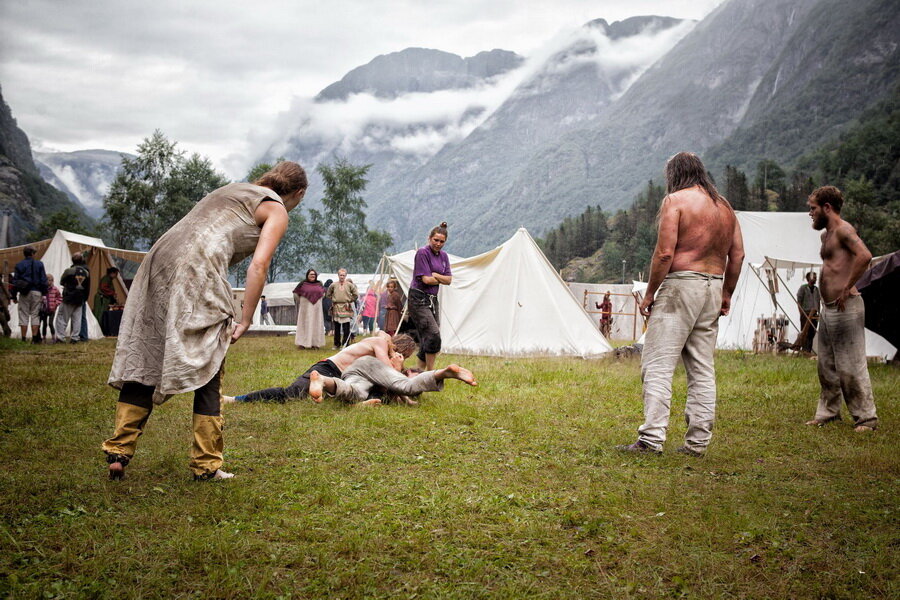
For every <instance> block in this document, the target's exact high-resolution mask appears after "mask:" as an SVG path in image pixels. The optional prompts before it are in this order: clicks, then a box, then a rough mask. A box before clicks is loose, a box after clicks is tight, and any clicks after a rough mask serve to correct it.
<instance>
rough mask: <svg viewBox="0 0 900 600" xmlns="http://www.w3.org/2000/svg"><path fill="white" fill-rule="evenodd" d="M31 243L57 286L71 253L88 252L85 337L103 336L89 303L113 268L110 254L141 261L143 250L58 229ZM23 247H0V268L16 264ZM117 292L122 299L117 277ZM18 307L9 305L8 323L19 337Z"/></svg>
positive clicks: (8, 269) (123, 293) (122, 285)
mask: <svg viewBox="0 0 900 600" xmlns="http://www.w3.org/2000/svg"><path fill="white" fill-rule="evenodd" d="M29 245H30V246H33V247H34V248H35V250H37V253H36V254H35V257H36V258H38V259H39V260H40V261H41V262H43V263H44V270H45V271H46V272H47V274H49V275H53V278H54V279H55V280H56V286H57V287H59V280H60V278H61V277H62V274H63V271H65V270H66V269H68V268H69V267H70V266H72V254H74V253H75V252H85V251H89V258H88V268H89V269H90V271H91V289H90V293H89V294H90V295H89V297H88V313H87V323H88V337H89V339H92V340H93V339H99V338H102V337H103V332H102V331H101V330H100V323H98V322H97V319H96V318H95V317H94V315H93V313H92V312H91V311H90V307H91V306H92V305H93V301H94V294H95V293H96V292H97V286H98V285H99V282H100V278H101V277H103V275H106V269H107V268H108V267H115V266H116V264H115V262H114V261H113V258H114V257H118V258H124V259H126V260H130V261H134V262H138V263H139V262H141V261H142V260H143V259H144V255H145V254H146V253H145V252H138V251H136V250H120V249H118V248H110V247H108V246H107V245H106V244H105V243H103V240H101V239H100V238H95V237H90V236H87V235H80V234H77V233H71V232H68V231H63V230H61V229H60V230H58V231H57V232H56V234H55V235H54V236H53V238H51V239H49V240H42V241H40V242H34V243H33V244H29ZM24 248H25V246H14V247H12V248H3V249H0V267H3V268H5V269H6V273H10V272H11V271H12V270H13V268H14V267H15V265H16V263H17V262H19V261H20V260H22V258H23V254H22V250H23V249H24ZM114 285H115V288H116V292H117V295H118V297H119V301H120V302H124V301H125V298H126V297H127V296H128V291H127V289H126V287H125V282H124V281H123V280H122V279H121V277H120V278H119V279H118V280H117V281H116V282H114ZM17 309H18V306H17V305H15V304H11V305H10V307H9V312H10V317H11V318H10V322H9V326H10V327H11V328H12V330H13V337H20V335H21V334H20V332H19V311H18V310H17Z"/></svg>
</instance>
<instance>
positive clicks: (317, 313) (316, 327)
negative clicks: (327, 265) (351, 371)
mask: <svg viewBox="0 0 900 600" xmlns="http://www.w3.org/2000/svg"><path fill="white" fill-rule="evenodd" d="M324 295H325V288H324V287H322V282H321V281H319V274H318V273H316V271H315V269H310V270H309V271H307V272H306V277H304V278H303V281H301V282H300V283H299V284H297V287H295V288H294V303H295V304H296V305H297V336H296V337H295V338H294V343H295V344H296V345H297V349H298V350H302V349H304V348H321V347H322V346H324V345H325V318H324V315H323V313H322V305H321V304H320V303H319V302H320V301H321V300H322V296H324Z"/></svg>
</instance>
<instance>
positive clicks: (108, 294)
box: [94, 267, 119, 321]
mask: <svg viewBox="0 0 900 600" xmlns="http://www.w3.org/2000/svg"><path fill="white" fill-rule="evenodd" d="M118 276H119V269H118V268H117V267H109V268H108V269H106V275H104V276H103V277H101V278H100V284H99V285H98V287H97V293H96V294H95V295H94V317H96V318H97V321H102V320H103V313H105V312H106V311H107V310H109V307H110V305H112V304H118V303H119V299H118V297H117V296H116V288H115V285H113V279H115V278H116V277H118Z"/></svg>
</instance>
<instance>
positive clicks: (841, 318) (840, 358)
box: [816, 296, 878, 428]
mask: <svg viewBox="0 0 900 600" xmlns="http://www.w3.org/2000/svg"><path fill="white" fill-rule="evenodd" d="M865 322H866V306H865V303H864V302H863V299H862V296H851V297H850V298H848V299H847V302H846V303H845V305H844V311H843V312H841V311H839V310H838V309H837V308H834V307H829V306H828V305H827V304H823V306H822V313H821V314H820V316H819V332H818V333H819V335H818V338H819V347H818V356H819V361H818V366H819V384H820V385H821V386H822V392H821V394H820V395H819V406H818V407H817V408H816V420H817V421H831V420H832V419H839V418H841V399H843V400H844V401H845V402H846V403H847V410H848V411H850V416H851V417H853V422H854V424H855V425H866V426H868V427H872V428H875V427H876V426H877V425H878V416H877V415H876V414H875V398H874V397H873V395H872V383H871V381H869V368H868V365H867V363H866V333H865Z"/></svg>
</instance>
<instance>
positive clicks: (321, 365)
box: [235, 359, 341, 404]
mask: <svg viewBox="0 0 900 600" xmlns="http://www.w3.org/2000/svg"><path fill="white" fill-rule="evenodd" d="M313 371H315V372H316V373H321V374H322V375H324V376H326V377H340V376H341V371H340V369H338V368H337V367H336V366H335V365H334V363H333V362H331V361H330V360H328V359H326V360H320V361H319V362H317V363H316V364H314V365H313V366H311V367H310V368H308V369H307V370H306V372H305V373H304V374H303V375H301V376H300V377H298V378H297V379H296V380H294V383H292V384H291V385H289V386H287V387H283V388H280V387H275V388H266V389H264V390H259V391H256V392H250V393H249V394H244V395H243V396H237V397H236V398H235V399H236V400H238V401H239V402H279V403H282V404H283V403H284V402H286V401H287V400H288V399H290V398H305V397H306V394H307V393H308V392H309V374H310V373H312V372H313Z"/></svg>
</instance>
